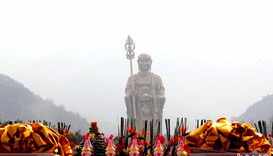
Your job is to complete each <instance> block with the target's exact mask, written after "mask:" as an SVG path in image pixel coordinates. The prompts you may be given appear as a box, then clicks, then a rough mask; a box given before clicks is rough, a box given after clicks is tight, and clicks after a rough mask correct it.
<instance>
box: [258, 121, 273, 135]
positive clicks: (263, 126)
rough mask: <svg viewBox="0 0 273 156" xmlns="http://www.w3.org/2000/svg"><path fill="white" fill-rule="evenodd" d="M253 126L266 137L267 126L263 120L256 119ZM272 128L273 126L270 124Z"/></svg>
mask: <svg viewBox="0 0 273 156" xmlns="http://www.w3.org/2000/svg"><path fill="white" fill-rule="evenodd" d="M254 127H255V128H256V130H257V132H259V133H261V134H263V135H264V136H266V137H268V133H267V132H268V130H267V129H268V128H267V123H266V121H264V120H258V121H257V123H255V122H254ZM272 128H273V126H272Z"/></svg>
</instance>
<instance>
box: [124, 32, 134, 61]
mask: <svg viewBox="0 0 273 156" xmlns="http://www.w3.org/2000/svg"><path fill="white" fill-rule="evenodd" d="M124 46H125V50H126V52H127V53H126V57H127V59H128V60H132V59H133V58H134V57H135V52H134V50H135V43H134V41H133V39H132V38H131V37H130V36H129V35H128V37H127V40H126V43H125V45H124Z"/></svg>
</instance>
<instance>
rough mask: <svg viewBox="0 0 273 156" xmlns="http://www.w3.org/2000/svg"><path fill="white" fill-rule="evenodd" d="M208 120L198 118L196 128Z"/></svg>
mask: <svg viewBox="0 0 273 156" xmlns="http://www.w3.org/2000/svg"><path fill="white" fill-rule="evenodd" d="M206 122H207V120H206V119H197V120H196V128H199V127H200V126H202V125H203V124H204V123H206Z"/></svg>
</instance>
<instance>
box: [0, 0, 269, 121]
mask: <svg viewBox="0 0 273 156" xmlns="http://www.w3.org/2000/svg"><path fill="white" fill-rule="evenodd" d="M272 8H273V1H272V0H268V1H266V0H264V1H258V0H257V1H252V0H229V1H222V0H210V1H205V0H198V1H197V0H190V1H182V0H178V1H171V0H168V1H160V0H136V1H131V0H112V1H110V0H109V1H105V0H98V1H79V0H77V1H69V0H64V1H60V0H52V1H51V0H47V1H38V0H33V1H28V0H27V1H21V0H18V1H13V0H9V1H0V62H1V65H0V72H1V73H3V74H7V75H9V76H11V77H12V78H14V79H16V80H18V81H20V82H22V83H24V84H25V86H26V87H28V88H30V89H31V90H32V91H34V92H35V93H36V94H39V95H41V96H42V97H44V98H50V99H53V100H54V101H55V103H56V104H57V105H64V106H65V107H66V108H67V109H68V110H73V111H75V112H79V113H80V114H82V115H83V116H84V117H86V118H88V119H89V120H95V119H96V120H99V121H103V122H104V123H107V122H108V123H110V122H111V121H113V119H116V120H118V118H119V116H121V115H125V105H124V102H123V97H124V88H125V84H126V81H127V77H128V75H129V66H128V65H129V64H128V61H127V60H126V57H125V51H124V42H125V39H126V38H127V35H128V34H130V35H131V36H132V37H133V39H134V41H135V43H136V53H137V55H138V54H140V53H142V52H145V53H148V54H150V55H151V56H152V58H153V66H152V70H153V72H154V73H156V74H159V75H160V76H161V77H162V79H163V81H164V84H165V87H166V98H167V102H166V105H165V106H166V107H165V110H164V114H165V116H166V117H176V116H179V115H182V114H184V115H187V116H191V117H209V118H216V117H217V116H220V115H227V116H229V117H230V116H237V115H239V114H241V113H242V112H244V111H245V110H246V108H247V107H248V106H249V105H251V104H253V103H254V102H256V101H258V100H260V99H261V97H262V96H265V95H267V94H270V93H272V91H273V81H272V80H273V72H272V71H273V70H272V69H273V57H272V56H273V54H272V53H273V9H272ZM135 65H136V64H135ZM135 67H136V66H135ZM109 125H111V124H109Z"/></svg>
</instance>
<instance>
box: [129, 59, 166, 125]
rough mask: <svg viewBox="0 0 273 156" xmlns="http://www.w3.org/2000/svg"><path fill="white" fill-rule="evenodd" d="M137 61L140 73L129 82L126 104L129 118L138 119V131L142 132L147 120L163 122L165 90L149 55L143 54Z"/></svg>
mask: <svg viewBox="0 0 273 156" xmlns="http://www.w3.org/2000/svg"><path fill="white" fill-rule="evenodd" d="M137 61H138V69H139V71H138V73H136V74H134V75H133V76H130V77H129V79H128V81H127V85H126V89H125V93H126V96H125V103H126V108H127V116H128V117H129V118H136V126H137V129H138V130H141V129H143V127H144V121H145V120H149V121H151V120H152V119H153V120H155V121H162V114H163V108H164V104H165V88H164V86H163V82H162V80H161V78H160V76H158V75H156V74H154V73H152V72H151V65H152V59H151V57H150V56H149V55H147V54H141V55H139V57H138V60H137ZM134 105H135V106H134ZM134 110H135V111H134ZM134 113H135V114H134ZM161 123H162V122H161ZM161 125H162V124H161Z"/></svg>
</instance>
